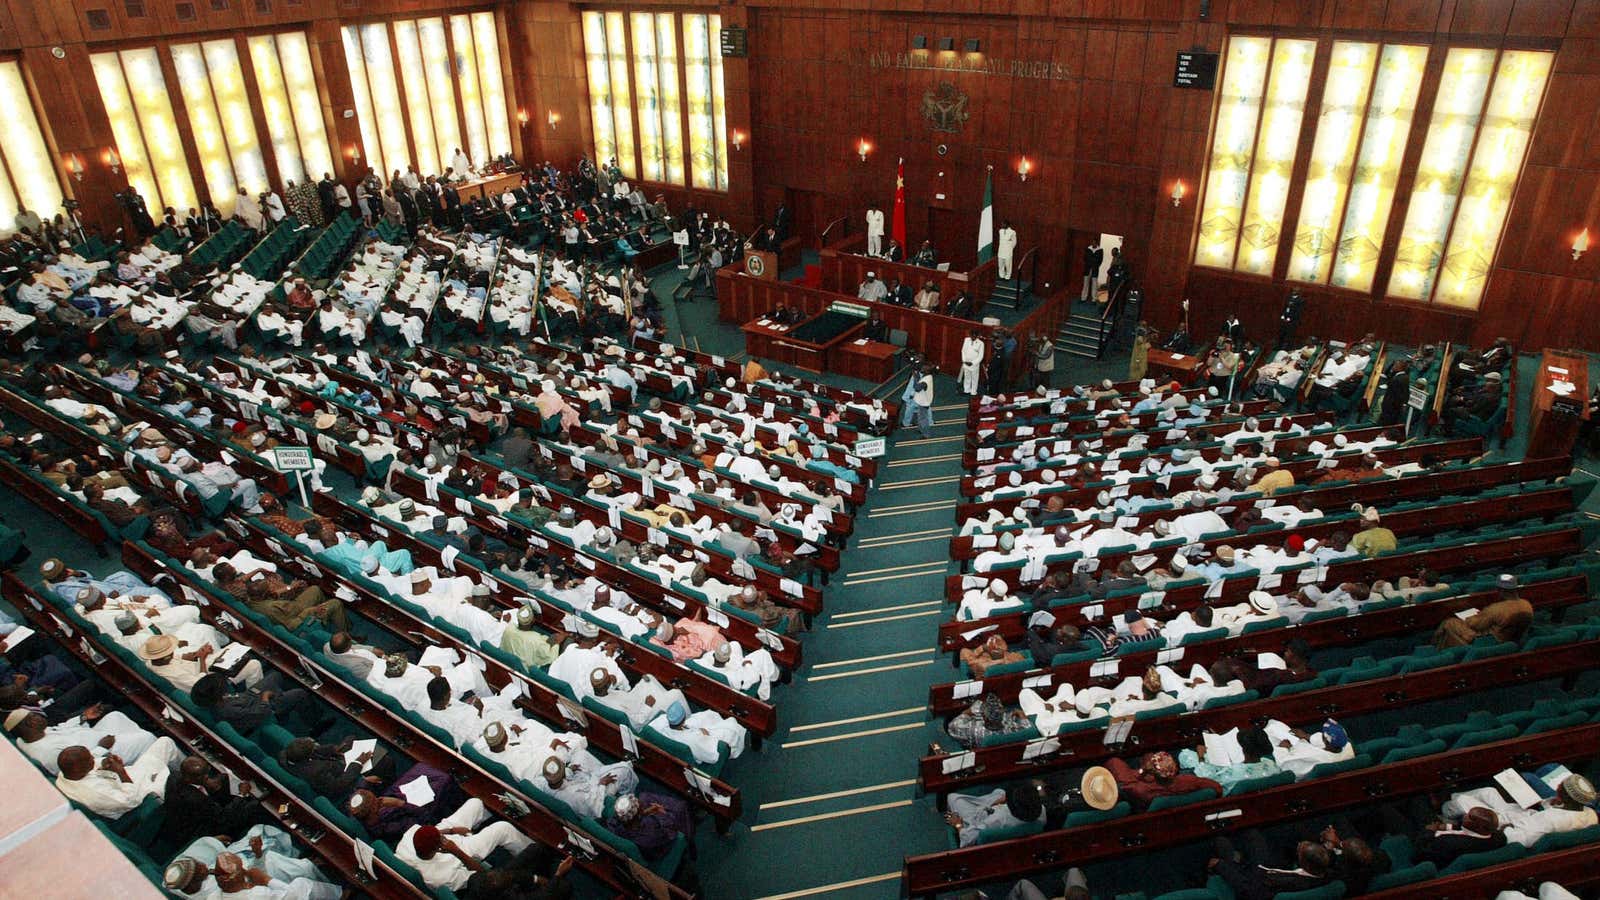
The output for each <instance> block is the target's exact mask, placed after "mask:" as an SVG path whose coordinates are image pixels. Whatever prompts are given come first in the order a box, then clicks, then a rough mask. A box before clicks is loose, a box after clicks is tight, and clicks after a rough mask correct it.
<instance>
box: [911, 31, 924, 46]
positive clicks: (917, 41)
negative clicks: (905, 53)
mask: <svg viewBox="0 0 1600 900" xmlns="http://www.w3.org/2000/svg"><path fill="white" fill-rule="evenodd" d="M911 49H913V50H926V49H928V36H927V35H925V34H919V35H914V36H913V37H912V38H911Z"/></svg>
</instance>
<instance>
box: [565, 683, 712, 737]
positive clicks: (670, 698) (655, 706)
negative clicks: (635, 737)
mask: <svg viewBox="0 0 1600 900" xmlns="http://www.w3.org/2000/svg"><path fill="white" fill-rule="evenodd" d="M627 683H628V682H627V679H626V678H623V679H618V678H617V676H616V675H615V674H613V672H612V671H611V670H610V669H605V668H597V669H595V670H593V671H592V672H590V673H589V690H590V692H591V693H590V695H591V696H592V697H594V700H595V702H596V703H599V704H600V705H601V706H604V707H607V708H608V709H614V710H616V711H618V712H620V713H622V714H623V715H625V716H627V717H628V725H629V727H631V728H632V729H633V730H634V731H643V730H644V727H645V726H646V725H649V724H650V723H651V722H652V721H653V720H655V718H656V717H657V716H659V715H661V711H662V710H664V709H667V708H668V707H670V706H672V705H673V704H675V703H676V704H681V705H682V706H684V707H685V708H687V707H688V705H689V701H688V699H687V698H685V697H684V696H683V691H680V690H678V689H677V688H670V689H669V688H667V687H666V686H664V685H662V683H661V682H660V681H658V680H657V679H656V677H655V676H654V675H645V676H643V677H641V678H640V679H639V682H638V683H637V684H635V685H633V686H632V687H630V688H627V689H626V690H621V691H613V690H612V687H613V686H615V685H617V684H623V685H626V684H627Z"/></svg>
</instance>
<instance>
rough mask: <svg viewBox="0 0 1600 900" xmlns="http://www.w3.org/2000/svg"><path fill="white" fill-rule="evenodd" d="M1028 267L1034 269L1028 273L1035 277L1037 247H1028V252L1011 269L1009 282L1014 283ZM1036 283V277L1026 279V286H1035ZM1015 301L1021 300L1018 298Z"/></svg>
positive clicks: (1037, 261) (1037, 255)
mask: <svg viewBox="0 0 1600 900" xmlns="http://www.w3.org/2000/svg"><path fill="white" fill-rule="evenodd" d="M1029 266H1032V267H1033V269H1034V271H1033V272H1031V273H1029V274H1030V276H1033V275H1037V274H1038V267H1039V248H1038V247H1029V248H1028V252H1026V253H1024V254H1022V258H1021V259H1019V260H1017V264H1016V265H1014V266H1012V267H1011V280H1012V281H1016V280H1017V279H1018V277H1019V276H1020V275H1021V274H1022V273H1023V272H1025V271H1027V270H1028V268H1029ZM1037 282H1038V278H1036V277H1030V278H1029V279H1028V284H1030V285H1032V284H1036V283H1037ZM1017 299H1018V300H1021V299H1022V298H1020V297H1019V298H1017Z"/></svg>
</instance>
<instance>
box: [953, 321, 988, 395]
mask: <svg viewBox="0 0 1600 900" xmlns="http://www.w3.org/2000/svg"><path fill="white" fill-rule="evenodd" d="M986 346H987V345H986V343H985V342H984V340H983V338H982V337H980V336H979V335H978V333H977V332H976V331H974V332H972V333H971V334H968V335H967V336H966V337H964V338H962V339H961V374H960V377H961V393H963V394H966V395H967V396H969V397H971V396H975V395H976V394H977V393H978V370H979V369H980V368H981V367H982V366H983V352H984V348H985V347H986Z"/></svg>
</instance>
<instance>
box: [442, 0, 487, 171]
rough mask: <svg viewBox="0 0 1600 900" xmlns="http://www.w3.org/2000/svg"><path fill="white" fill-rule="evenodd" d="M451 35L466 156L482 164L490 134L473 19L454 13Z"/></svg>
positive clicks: (451, 22) (474, 162)
mask: <svg viewBox="0 0 1600 900" xmlns="http://www.w3.org/2000/svg"><path fill="white" fill-rule="evenodd" d="M450 38H451V40H452V42H453V44H454V46H455V53H456V55H455V70H456V84H457V85H459V86H460V88H461V117H462V118H463V119H465V120H466V124H467V143H466V145H465V147H466V151H467V156H468V157H470V158H471V159H472V163H473V165H478V166H481V165H483V164H484V163H485V162H488V160H489V136H488V134H487V133H486V131H485V130H484V127H483V93H482V90H481V87H480V86H479V84H478V54H477V52H476V51H475V50H474V49H473V46H472V44H473V40H472V20H471V19H470V18H469V17H467V16H451V17H450ZM451 152H452V154H453V153H454V150H452V151H451Z"/></svg>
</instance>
